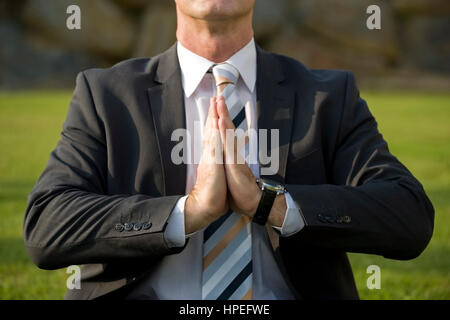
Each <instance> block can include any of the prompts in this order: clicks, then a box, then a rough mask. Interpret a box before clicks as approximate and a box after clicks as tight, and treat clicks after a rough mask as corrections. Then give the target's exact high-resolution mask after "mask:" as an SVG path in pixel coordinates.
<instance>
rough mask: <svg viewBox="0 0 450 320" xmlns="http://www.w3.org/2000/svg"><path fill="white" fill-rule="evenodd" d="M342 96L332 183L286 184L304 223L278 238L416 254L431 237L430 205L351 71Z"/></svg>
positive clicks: (401, 256)
mask: <svg viewBox="0 0 450 320" xmlns="http://www.w3.org/2000/svg"><path fill="white" fill-rule="evenodd" d="M344 99H345V101H344V103H343V107H342V108H343V109H342V110H341V115H342V119H341V125H340V129H339V131H340V132H339V134H338V138H337V145H336V148H335V153H334V156H333V161H332V167H331V168H330V176H331V180H332V183H330V184H325V185H288V186H287V188H288V190H289V192H290V194H291V196H292V197H293V199H294V200H295V202H296V204H297V206H298V207H299V209H300V211H301V214H302V215H303V218H304V220H305V223H306V227H305V228H304V229H303V230H302V231H300V232H299V233H297V234H295V235H294V236H291V237H289V238H287V239H282V241H284V242H291V244H299V243H304V244H307V245H308V246H312V247H320V248H327V249H338V250H343V251H352V252H361V253H369V254H378V255H383V256H385V257H387V258H394V259H410V258H414V257H417V256H418V255H419V254H420V253H421V252H422V251H423V250H424V248H425V247H426V245H427V244H428V242H429V240H430V238H431V235H432V231H433V219H434V209H433V207H432V204H431V203H430V201H429V200H428V198H427V196H426V194H425V192H424V190H423V188H422V186H421V184H420V183H419V182H418V181H417V180H416V179H415V178H414V177H413V175H412V174H411V173H410V172H409V171H408V170H407V169H406V168H405V166H403V165H402V164H401V163H400V162H399V161H398V160H397V159H396V158H395V157H394V156H393V155H392V154H391V153H390V152H389V150H388V147H387V144H386V142H385V141H384V140H383V137H382V135H381V134H380V133H379V132H378V129H377V123H376V121H375V119H374V117H373V116H372V114H371V113H370V111H369V109H368V107H367V105H366V103H365V101H364V100H362V99H361V98H360V97H359V92H358V90H357V88H356V86H355V81H354V77H353V75H352V74H348V76H347V85H346V93H345V96H344Z"/></svg>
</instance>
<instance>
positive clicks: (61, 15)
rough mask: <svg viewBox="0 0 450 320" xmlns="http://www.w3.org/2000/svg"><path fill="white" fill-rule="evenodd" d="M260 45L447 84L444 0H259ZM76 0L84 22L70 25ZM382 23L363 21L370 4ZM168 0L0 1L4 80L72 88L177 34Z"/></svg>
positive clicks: (334, 64)
mask: <svg viewBox="0 0 450 320" xmlns="http://www.w3.org/2000/svg"><path fill="white" fill-rule="evenodd" d="M256 2H257V4H256V8H255V17H254V28H255V38H256V41H257V42H258V44H259V45H260V46H261V47H263V48H264V49H266V50H270V51H274V52H278V53H281V54H286V55H289V56H292V57H294V58H297V59H299V60H300V61H302V62H303V63H304V64H306V65H307V66H308V67H311V68H334V69H350V70H352V71H353V72H355V74H356V76H357V78H358V81H359V83H360V85H361V86H362V87H366V88H367V87H370V88H374V87H376V88H406V89H426V90H449V89H450V41H449V40H450V36H449V34H450V1H448V0H373V1H372V0H297V1H295V0H256ZM71 4H77V5H79V6H80V8H81V11H82V30H76V31H69V30H67V28H66V19H67V17H68V15H67V14H66V8H67V7H68V6H69V5H71ZM371 4H376V5H379V6H380V7H381V11H382V29H381V30H368V29H367V28H366V19H367V17H368V15H367V14H366V8H367V7H368V6H369V5H371ZM175 29H176V17H175V5H174V2H173V0H0V43H1V44H0V89H30V88H32V89H40V88H73V86H74V81H75V76H76V74H77V73H78V72H79V71H81V70H84V69H87V68H92V67H107V66H110V65H112V64H114V63H116V62H117V61H120V60H123V59H127V58H131V57H140V56H152V55H155V54H157V53H160V52H162V51H164V50H165V49H167V48H168V47H170V46H171V45H172V44H173V43H174V41H175Z"/></svg>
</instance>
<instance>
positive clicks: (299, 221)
mask: <svg viewBox="0 0 450 320" xmlns="http://www.w3.org/2000/svg"><path fill="white" fill-rule="evenodd" d="M284 196H285V198H286V206H287V209H286V214H285V216H284V221H283V225H282V226H281V228H280V227H275V226H272V228H274V229H275V230H277V231H278V232H279V233H280V235H281V236H282V237H289V236H291V235H293V234H296V233H297V232H299V231H300V230H302V229H303V227H304V226H305V222H304V221H303V218H302V216H301V215H300V211H299V210H298V208H297V206H296V205H295V202H294V200H293V199H292V197H291V195H290V194H289V192H286V193H285V194H284Z"/></svg>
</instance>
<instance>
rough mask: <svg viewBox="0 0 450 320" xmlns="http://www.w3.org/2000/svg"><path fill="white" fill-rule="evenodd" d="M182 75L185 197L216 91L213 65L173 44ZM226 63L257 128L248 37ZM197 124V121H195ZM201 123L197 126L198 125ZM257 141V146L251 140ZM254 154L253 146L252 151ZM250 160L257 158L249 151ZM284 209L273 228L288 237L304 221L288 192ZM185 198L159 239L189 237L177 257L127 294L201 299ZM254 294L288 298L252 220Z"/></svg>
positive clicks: (198, 253) (196, 238)
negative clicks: (236, 75)
mask: <svg viewBox="0 0 450 320" xmlns="http://www.w3.org/2000/svg"><path fill="white" fill-rule="evenodd" d="M177 53H178V59H179V63H180V68H181V78H182V85H183V90H184V94H185V95H184V99H185V101H184V102H185V115H186V129H187V132H188V133H189V136H190V137H191V139H188V141H187V142H188V143H187V149H186V150H185V151H187V160H188V163H187V180H186V195H187V194H189V192H190V190H191V189H192V188H193V186H194V185H195V181H196V177H197V167H198V161H199V157H200V155H201V141H202V139H201V133H202V132H201V131H202V129H201V128H202V127H203V124H204V123H205V120H206V117H207V114H208V108H209V101H210V98H211V97H213V96H215V95H216V86H215V81H214V78H213V75H212V74H211V73H207V71H208V69H209V68H210V67H211V66H213V65H214V62H212V61H209V60H207V59H205V58H203V57H201V56H199V55H197V54H195V53H193V52H191V51H189V50H188V49H186V48H185V47H183V46H182V45H181V44H180V43H179V42H178V43H177ZM226 62H228V63H230V64H232V65H233V66H234V67H235V68H236V69H237V70H238V71H239V73H240V77H239V79H238V82H237V84H236V90H237V91H238V94H239V96H240V98H241V101H242V102H243V103H245V108H246V118H247V121H248V125H249V126H248V127H249V128H250V129H254V130H257V111H256V88H255V84H256V73H257V63H256V47H255V43H254V40H253V39H252V40H251V41H250V42H249V43H248V44H247V45H246V46H245V47H243V48H242V49H241V50H239V51H238V52H236V53H235V54H234V55H233V56H232V57H231V58H230V59H228V60H227V61H226ZM196 121H198V122H197V125H195V123H196ZM199 123H200V124H202V125H201V126H199V125H198V124H199ZM256 145H257V144H256ZM253 151H254V152H255V151H256V152H257V149H256V150H255V149H253ZM254 159H256V156H255V155H254ZM250 169H251V170H252V172H253V174H254V175H255V177H259V165H258V164H250ZM285 197H286V205H287V211H286V215H285V218H284V222H283V225H282V226H281V228H278V227H275V226H274V228H275V229H276V230H277V231H278V232H279V233H280V235H281V236H284V237H286V236H290V235H292V234H294V233H296V232H298V231H300V230H301V229H302V228H303V226H304V222H303V220H302V218H301V215H300V213H299V211H298V209H297V207H296V206H295V203H294V201H293V200H292V198H291V196H290V195H289V193H286V194H285ZM186 198H187V196H184V197H182V198H180V200H178V202H177V204H176V206H175V208H174V210H173V211H172V213H171V215H170V217H169V219H168V224H167V226H166V230H165V232H164V239H165V241H166V243H167V244H168V246H170V247H182V246H184V245H185V241H186V238H188V237H189V238H190V239H189V242H188V243H187V245H186V248H184V250H183V251H182V252H181V253H179V254H176V255H170V256H166V257H164V258H163V259H162V260H161V262H160V263H159V264H158V266H156V268H155V269H154V270H153V272H152V273H151V274H150V275H149V276H148V278H147V279H145V280H144V281H143V282H142V283H141V284H140V285H139V286H138V287H137V288H136V289H135V290H134V291H133V292H132V294H131V296H130V298H133V297H142V296H145V295H146V292H147V293H148V295H149V296H152V297H154V298H158V299H201V287H202V286H201V276H202V245H203V230H201V231H199V232H196V233H194V234H191V235H189V236H188V237H187V236H186V235H185V229H184V205H185V201H186ZM252 259H253V298H254V299H292V298H293V294H292V292H291V291H290V289H289V288H288V287H287V285H286V283H285V281H284V279H283V277H282V275H281V272H280V270H279V268H278V265H277V263H276V261H275V259H274V257H273V252H272V248H271V245H270V242H269V240H268V236H267V233H266V230H265V228H264V227H263V226H260V225H256V224H254V223H252Z"/></svg>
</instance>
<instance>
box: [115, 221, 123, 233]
mask: <svg viewBox="0 0 450 320" xmlns="http://www.w3.org/2000/svg"><path fill="white" fill-rule="evenodd" d="M123 229H124V227H123V224H121V223H117V224H116V225H115V226H114V230H116V231H117V232H122V231H123Z"/></svg>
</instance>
